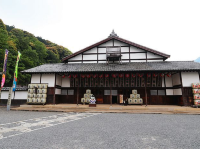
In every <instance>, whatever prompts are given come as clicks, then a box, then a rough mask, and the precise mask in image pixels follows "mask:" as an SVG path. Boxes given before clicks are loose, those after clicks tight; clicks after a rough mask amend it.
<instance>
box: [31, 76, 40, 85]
mask: <svg viewBox="0 0 200 149" xmlns="http://www.w3.org/2000/svg"><path fill="white" fill-rule="evenodd" d="M31 83H40V74H32V77H31Z"/></svg>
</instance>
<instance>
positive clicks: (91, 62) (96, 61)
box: [83, 61, 97, 63]
mask: <svg viewBox="0 0 200 149" xmlns="http://www.w3.org/2000/svg"><path fill="white" fill-rule="evenodd" d="M83 63H97V61H83Z"/></svg>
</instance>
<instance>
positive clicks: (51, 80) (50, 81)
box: [41, 74, 55, 87]
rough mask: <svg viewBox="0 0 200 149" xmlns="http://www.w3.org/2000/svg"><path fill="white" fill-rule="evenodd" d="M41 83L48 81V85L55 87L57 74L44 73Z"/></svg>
mask: <svg viewBox="0 0 200 149" xmlns="http://www.w3.org/2000/svg"><path fill="white" fill-rule="evenodd" d="M41 83H48V87H54V86H55V74H42V78H41Z"/></svg>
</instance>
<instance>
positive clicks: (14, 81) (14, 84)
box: [13, 51, 21, 91]
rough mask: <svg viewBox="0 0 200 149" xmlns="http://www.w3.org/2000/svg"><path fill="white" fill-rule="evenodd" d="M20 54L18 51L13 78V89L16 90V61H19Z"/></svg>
mask: <svg viewBox="0 0 200 149" xmlns="http://www.w3.org/2000/svg"><path fill="white" fill-rule="evenodd" d="M20 56H21V53H20V52H19V51H18V56H17V61H16V66H15V73H14V79H13V91H15V90H16V86H17V75H18V63H19V59H20Z"/></svg>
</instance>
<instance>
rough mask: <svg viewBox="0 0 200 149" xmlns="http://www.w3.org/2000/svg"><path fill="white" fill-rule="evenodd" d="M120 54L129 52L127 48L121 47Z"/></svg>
mask: <svg viewBox="0 0 200 149" xmlns="http://www.w3.org/2000/svg"><path fill="white" fill-rule="evenodd" d="M121 52H129V47H121Z"/></svg>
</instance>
